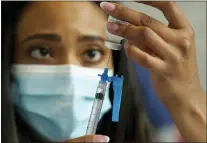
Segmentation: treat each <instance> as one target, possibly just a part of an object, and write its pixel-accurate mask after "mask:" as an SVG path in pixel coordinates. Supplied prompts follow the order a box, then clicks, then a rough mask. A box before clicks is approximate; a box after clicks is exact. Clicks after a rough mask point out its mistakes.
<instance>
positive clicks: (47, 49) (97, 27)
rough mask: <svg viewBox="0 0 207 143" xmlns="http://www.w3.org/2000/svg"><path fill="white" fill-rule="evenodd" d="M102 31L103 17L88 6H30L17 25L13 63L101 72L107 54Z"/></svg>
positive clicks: (91, 4)
mask: <svg viewBox="0 0 207 143" xmlns="http://www.w3.org/2000/svg"><path fill="white" fill-rule="evenodd" d="M105 29H106V17H105V15H104V13H103V12H102V11H101V10H100V9H99V8H98V7H97V6H96V5H95V4H93V3H91V2H32V3H30V4H29V5H28V6H27V7H26V8H25V9H24V10H23V12H22V14H21V17H20V21H19V23H18V27H17V37H16V57H15V63H17V64H48V65H59V64H75V65H79V66H86V67H98V68H103V67H105V66H106V64H107V62H108V57H109V55H110V54H111V52H110V50H109V49H107V48H105V47H104V39H105ZM109 68H112V59H111V58H110V60H109Z"/></svg>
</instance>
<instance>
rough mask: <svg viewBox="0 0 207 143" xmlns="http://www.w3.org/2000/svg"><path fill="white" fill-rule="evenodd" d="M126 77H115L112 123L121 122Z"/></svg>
mask: <svg viewBox="0 0 207 143" xmlns="http://www.w3.org/2000/svg"><path fill="white" fill-rule="evenodd" d="M123 81H124V77H123V76H121V77H118V76H117V75H116V76H114V77H113V90H114V100H113V109H112V121H113V122H118V121H119V112H120V105H121V98H122V88H123Z"/></svg>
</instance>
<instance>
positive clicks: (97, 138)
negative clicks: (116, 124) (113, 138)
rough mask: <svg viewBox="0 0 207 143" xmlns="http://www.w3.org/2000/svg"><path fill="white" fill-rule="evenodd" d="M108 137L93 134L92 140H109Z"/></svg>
mask: <svg viewBox="0 0 207 143" xmlns="http://www.w3.org/2000/svg"><path fill="white" fill-rule="evenodd" d="M109 140H110V139H109V137H107V136H94V138H93V141H94V142H109Z"/></svg>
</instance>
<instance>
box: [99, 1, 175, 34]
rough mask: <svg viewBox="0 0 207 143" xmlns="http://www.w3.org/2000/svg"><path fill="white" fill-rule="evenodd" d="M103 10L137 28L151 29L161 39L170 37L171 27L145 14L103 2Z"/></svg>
mask: <svg viewBox="0 0 207 143" xmlns="http://www.w3.org/2000/svg"><path fill="white" fill-rule="evenodd" d="M101 8H102V9H103V10H104V11H105V12H106V13H108V14H110V15H111V16H113V17H115V18H118V19H120V20H122V21H125V22H129V23H131V24H133V25H135V26H146V27H149V28H151V29H152V30H153V31H155V32H156V33H158V35H160V36H161V37H166V36H170V34H169V33H170V32H171V29H170V28H169V27H167V26H166V25H164V24H163V23H161V22H159V21H158V20H156V19H154V18H152V17H150V16H148V15H146V14H144V13H141V12H137V11H135V10H132V9H129V8H127V7H125V6H123V5H121V4H113V3H108V2H102V3H101Z"/></svg>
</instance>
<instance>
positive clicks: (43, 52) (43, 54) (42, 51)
mask: <svg viewBox="0 0 207 143" xmlns="http://www.w3.org/2000/svg"><path fill="white" fill-rule="evenodd" d="M31 56H32V57H34V58H37V59H48V58H50V57H51V56H50V50H49V48H48V47H46V46H41V47H38V48H35V49H33V50H32V52H31Z"/></svg>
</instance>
